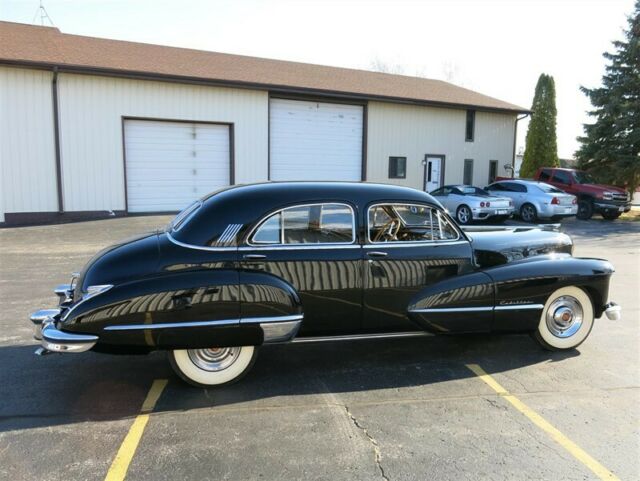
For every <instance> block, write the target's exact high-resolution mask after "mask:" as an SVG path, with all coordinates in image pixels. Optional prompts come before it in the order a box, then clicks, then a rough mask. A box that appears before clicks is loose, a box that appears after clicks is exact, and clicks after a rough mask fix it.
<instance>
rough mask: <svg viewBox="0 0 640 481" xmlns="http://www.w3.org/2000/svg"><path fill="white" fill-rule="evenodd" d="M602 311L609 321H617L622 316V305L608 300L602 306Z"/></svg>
mask: <svg viewBox="0 0 640 481" xmlns="http://www.w3.org/2000/svg"><path fill="white" fill-rule="evenodd" d="M604 313H605V314H606V315H607V319H609V320H611V321H619V320H620V318H621V317H622V307H620V305H619V304H616V303H615V302H609V304H607V305H606V306H604Z"/></svg>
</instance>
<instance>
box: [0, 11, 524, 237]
mask: <svg viewBox="0 0 640 481" xmlns="http://www.w3.org/2000/svg"><path fill="white" fill-rule="evenodd" d="M522 113H527V110H526V109H523V108H521V107H518V106H516V105H512V104H509V103H507V102H503V101H501V100H497V99H494V98H491V97H488V96H485V95H482V94H479V93H477V92H473V91H470V90H467V89H464V88H461V87H457V86H455V85H452V84H449V83H446V82H442V81H437V80H429V79H421V78H414V77H406V76H398V75H389V74H383V73H375V72H366V71H361V70H350V69H342V68H334V67H325V66H319V65H310V64H301V63H295V62H284V61H277V60H268V59H261V58H254V57H243V56H238V55H228V54H221V53H215V52H203V51H197V50H188V49H180V48H172V47H165V46H158V45H149V44H140V43H131V42H122V41H115V40H106V39H98V38H91V37H81V36H76V35H68V34H63V33H61V32H60V31H59V30H58V29H56V28H48V27H38V26H32V25H24V24H16V23H9V22H0V225H19V224H25V223H33V222H55V221H64V220H74V219H85V218H100V217H105V216H109V215H114V214H115V215H125V214H127V213H148V212H174V211H177V210H179V209H180V208H182V207H184V206H185V205H186V204H188V203H189V202H190V201H192V200H193V199H195V198H197V197H200V196H202V195H203V194H205V193H207V192H210V191H213V190H215V189H218V188H220V187H223V186H226V185H230V184H238V183H248V182H259V181H266V180H366V181H375V182H388V183H395V184H401V185H407V186H411V187H414V188H417V189H423V190H429V191H430V190H433V189H435V188H437V187H438V186H439V185H443V184H445V183H447V184H448V183H462V182H467V183H473V184H476V185H481V186H482V185H485V184H486V183H488V182H489V181H490V180H491V178H492V177H494V176H496V175H507V174H508V173H509V171H506V170H505V165H511V164H512V160H513V156H514V142H515V134H516V126H517V118H518V115H519V114H522Z"/></svg>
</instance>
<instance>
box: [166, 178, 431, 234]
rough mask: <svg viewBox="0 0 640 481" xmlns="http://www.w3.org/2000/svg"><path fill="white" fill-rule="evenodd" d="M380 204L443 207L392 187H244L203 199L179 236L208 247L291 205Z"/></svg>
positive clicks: (361, 207) (332, 184) (302, 184)
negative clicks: (232, 226)
mask: <svg viewBox="0 0 640 481" xmlns="http://www.w3.org/2000/svg"><path fill="white" fill-rule="evenodd" d="M377 201H408V202H420V203H426V204H431V205H434V206H437V207H441V205H440V203H439V202H438V201H437V200H435V199H434V198H433V197H432V196H431V195H429V194H427V193H426V192H423V191H420V190H417V189H412V188H410V187H403V186H398V185H390V184H379V183H372V182H338V181H335V182H330V181H322V182H314V181H295V182H262V183H257V184H242V185H236V186H232V187H227V188H224V189H221V190H218V191H216V192H212V193H211V194H209V195H207V196H205V197H203V198H202V205H201V207H200V208H199V209H198V210H197V211H196V212H195V213H194V214H193V216H192V217H191V218H190V220H189V221H188V222H187V223H186V224H185V225H184V226H183V227H181V228H180V230H179V232H176V233H175V237H176V238H177V239H178V240H179V241H181V242H185V243H188V244H193V245H203V246H204V245H209V244H210V242H211V240H212V239H214V238H216V239H217V237H218V236H219V235H220V234H221V233H222V232H223V231H224V229H226V228H227V227H228V226H229V225H230V224H241V225H242V226H243V228H242V229H241V230H240V234H239V235H241V234H242V232H244V229H245V228H246V227H248V226H250V225H253V224H254V223H255V222H256V221H258V220H261V219H262V218H263V217H264V216H265V215H267V214H268V213H270V212H272V211H274V210H277V209H280V208H283V207H287V206H290V205H296V204H305V203H316V202H318V203H319V202H338V203H339V202H345V203H348V204H351V205H353V206H355V208H356V210H357V211H360V212H364V210H365V208H366V206H367V205H369V204H371V203H373V202H377Z"/></svg>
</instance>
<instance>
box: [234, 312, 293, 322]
mask: <svg viewBox="0 0 640 481" xmlns="http://www.w3.org/2000/svg"><path fill="white" fill-rule="evenodd" d="M303 317H304V316H303V315H302V314H293V315H291V316H268V317H247V318H245V319H240V324H255V323H258V322H259V323H263V322H290V321H301V320H302V319H303Z"/></svg>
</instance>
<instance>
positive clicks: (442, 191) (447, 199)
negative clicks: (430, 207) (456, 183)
mask: <svg viewBox="0 0 640 481" xmlns="http://www.w3.org/2000/svg"><path fill="white" fill-rule="evenodd" d="M451 193H452V189H451V187H447V186H445V187H440V188H439V189H436V190H434V191H433V192H431V193H430V195H432V196H433V197H435V198H436V199H437V200H438V202H440V203H441V204H442V205H443V206H444V208H445V209H447V210H448V211H449V212H454V213H455V211H456V207H457V205H456V203H455V199H453V198H452V197H451ZM451 209H453V210H451Z"/></svg>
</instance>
